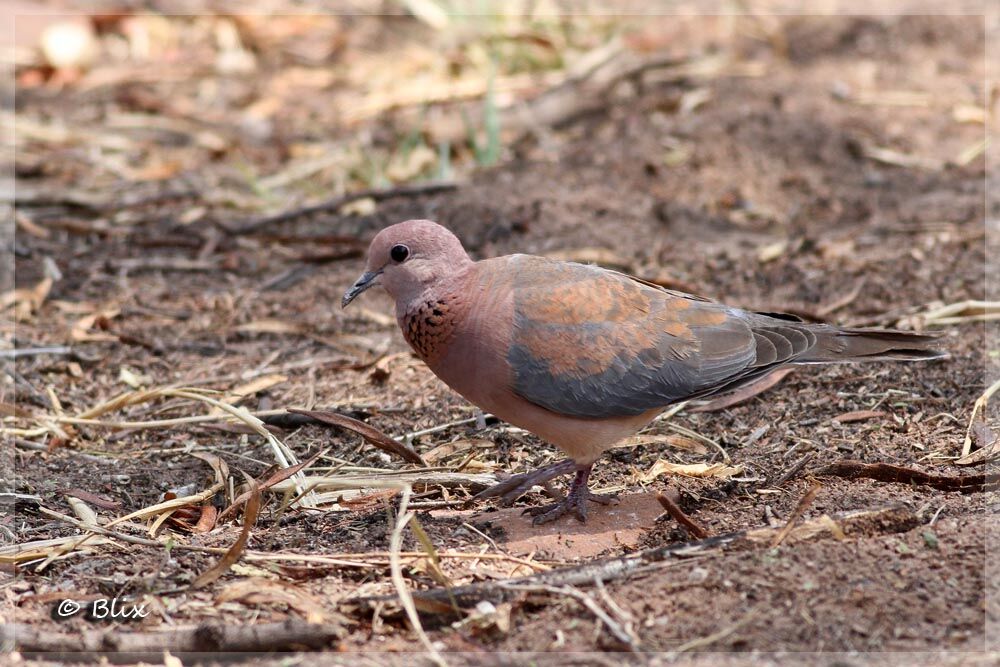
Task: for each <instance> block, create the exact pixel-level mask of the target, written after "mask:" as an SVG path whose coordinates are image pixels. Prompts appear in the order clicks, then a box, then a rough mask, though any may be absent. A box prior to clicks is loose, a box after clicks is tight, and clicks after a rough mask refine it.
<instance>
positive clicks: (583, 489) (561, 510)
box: [524, 466, 618, 526]
mask: <svg viewBox="0 0 1000 667" xmlns="http://www.w3.org/2000/svg"><path fill="white" fill-rule="evenodd" d="M589 477H590V466H587V467H586V468H580V469H578V470H577V471H576V477H574V478H573V483H572V484H571V485H570V487H569V492H568V493H567V494H566V497H565V498H563V499H562V500H558V501H556V502H554V503H549V504H548V505H539V506H537V507H529V508H528V509H526V510H524V513H525V514H530V515H531V516H533V517H534V519H532V521H531V523H532V524H534V525H536V526H538V525H541V524H543V523H549V522H550V521H555V520H556V519H558V518H559V517H561V516H562V515H564V514H566V513H567V512H570V513H572V514H573V516H575V517H576V520H577V521H579V522H580V523H586V521H587V502H588V501H590V502H595V503H600V504H601V505H617V504H618V497H617V496H614V495H611V494H606V493H594V492H592V491H591V490H590V489H589V488H588V487H587V480H588V478H589Z"/></svg>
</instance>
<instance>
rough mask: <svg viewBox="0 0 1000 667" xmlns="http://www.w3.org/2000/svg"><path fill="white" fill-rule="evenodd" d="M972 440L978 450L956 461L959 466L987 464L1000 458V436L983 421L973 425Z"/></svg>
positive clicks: (978, 420)
mask: <svg viewBox="0 0 1000 667" xmlns="http://www.w3.org/2000/svg"><path fill="white" fill-rule="evenodd" d="M972 439H973V441H975V443H976V446H977V449H976V450H975V451H974V452H972V453H970V454H967V455H966V456H963V457H962V458H960V459H958V460H956V461H955V465H957V466H971V465H975V464H977V463H985V462H986V461H991V460H993V459H995V458H996V457H997V456H1000V436H998V435H997V433H996V432H995V431H994V430H993V429H991V428H990V427H989V425H988V424H987V423H986V422H984V421H983V420H981V419H977V420H976V421H974V422H973V423H972Z"/></svg>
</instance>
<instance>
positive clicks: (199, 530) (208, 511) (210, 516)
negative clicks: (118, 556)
mask: <svg viewBox="0 0 1000 667" xmlns="http://www.w3.org/2000/svg"><path fill="white" fill-rule="evenodd" d="M218 518H219V510H217V509H215V505H202V506H201V516H200V517H199V518H198V523H196V524H195V525H194V526H193V527H192V528H191V532H192V533H196V534H199V535H201V534H204V533H208V532H210V531H211V530H212V529H213V528H215V522H216V520H217V519H218Z"/></svg>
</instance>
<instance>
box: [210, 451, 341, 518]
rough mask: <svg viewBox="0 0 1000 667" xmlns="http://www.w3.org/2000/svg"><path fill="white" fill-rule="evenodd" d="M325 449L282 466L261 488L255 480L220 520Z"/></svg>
mask: <svg viewBox="0 0 1000 667" xmlns="http://www.w3.org/2000/svg"><path fill="white" fill-rule="evenodd" d="M325 451H326V450H325V449H323V450H320V451H318V452H316V453H315V454H313V455H312V456H310V457H309V458H308V459H306V460H305V461H302V462H301V463H296V464H295V465H293V466H288V467H287V468H282V469H281V470H278V471H277V472H275V473H274V474H273V475H271V476H270V477H268V478H267V481H265V482H264V483H263V484H261V485H260V486H259V488H258V486H257V484H256V482H254V484H253V485H252V486H251V488H250V490H249V491H247V492H246V493H241V494H240V495H239V497H237V498H236V500H234V501H233V503H232V504H231V505H230V506H229V507H227V508H226V509H224V510H222V513H221V514H220V515H219V519H218V520H219V521H223V520H224V519H226V518H227V517H228V516H229V515H230V514H232V513H233V512H235V511H236V509H237V508H239V507H240V506H241V505H243V503H245V502H247V501H248V500H250V499H252V498H253V495H254V493H259V492H260V491H265V490H267V489H269V488H271V487H272V486H274V485H275V484H277V483H278V482H283V481H284V480H286V479H288V478H289V477H291V476H292V475H294V474H295V473H297V472H299V471H300V470H303V469H305V468H308V467H309V466H311V465H312V464H313V463H315V462H316V459H318V458H319V457H320V456H322V455H323V453H324V452H325ZM192 455H193V454H192ZM206 460H207V459H206ZM249 511H250V507H249V505H248V506H247V512H249Z"/></svg>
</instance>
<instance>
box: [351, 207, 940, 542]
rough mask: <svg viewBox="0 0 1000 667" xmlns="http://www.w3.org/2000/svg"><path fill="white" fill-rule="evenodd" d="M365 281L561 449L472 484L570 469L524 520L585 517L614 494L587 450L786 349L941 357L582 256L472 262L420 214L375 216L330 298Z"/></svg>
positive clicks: (928, 345)
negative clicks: (358, 261)
mask: <svg viewBox="0 0 1000 667" xmlns="http://www.w3.org/2000/svg"><path fill="white" fill-rule="evenodd" d="M377 284H381V285H382V286H383V287H384V288H385V289H386V291H388V293H389V295H390V296H392V298H393V299H395V301H396V319H397V321H398V322H399V326H400V328H401V329H402V331H403V336H404V337H405V338H406V341H407V342H408V343H409V344H410V346H411V347H412V348H413V350H414V352H415V353H416V354H417V355H418V356H419V357H420V358H421V359H422V360H423V361H424V362H425V363H426V364H427V365H428V367H430V369H431V370H432V371H433V372H434V374H435V375H437V376H438V377H439V378H441V379H442V380H443V381H444V382H445V383H446V384H447V385H448V386H450V387H451V388H452V389H454V390H455V391H457V392H458V393H459V394H461V395H462V396H464V397H465V398H466V399H468V400H469V401H470V402H472V403H474V404H476V405H478V406H479V407H480V408H482V409H483V410H487V411H489V412H492V413H493V414H495V415H496V416H497V417H499V418H501V419H503V420H505V421H507V422H509V423H511V424H514V425H516V426H520V427H522V428H524V429H527V430H528V431H531V432H532V433H535V434H536V435H538V436H539V437H541V438H543V439H544V440H547V441H548V442H551V443H552V444H554V445H556V446H558V447H559V448H560V449H562V450H563V451H564V452H565V453H566V454H567V455H568V456H569V458H568V459H566V460H564V461H561V462H559V463H556V464H554V465H550V466H548V467H545V468H541V469H539V470H536V471H534V472H530V473H525V474H521V475H514V476H513V477H511V478H509V479H507V480H506V481H504V482H502V483H500V484H498V485H496V486H494V487H492V488H490V489H487V490H486V491H484V492H482V493H481V494H479V496H480V497H491V496H501V497H502V499H503V500H505V501H506V502H513V501H514V500H515V499H516V498H517V497H518V496H520V495H521V494H523V493H525V492H526V491H527V490H528V489H530V488H531V487H532V486H534V485H535V484H542V483H545V482H547V481H549V480H551V479H553V478H555V477H557V476H560V475H563V474H566V473H570V472H574V473H575V477H574V479H573V481H572V483H571V485H570V488H569V491H568V493H567V494H566V496H565V497H564V498H563V499H562V500H560V501H558V502H555V503H552V504H549V505H545V506H542V507H537V508H532V509H531V510H529V511H530V513H531V514H533V515H534V517H535V519H534V522H535V523H536V524H538V523H544V522H547V521H552V520H555V519H557V518H559V517H560V516H562V515H563V514H565V513H566V512H571V513H572V514H574V515H575V516H576V517H577V518H578V519H579V520H580V521H584V520H585V519H586V514H587V501H588V500H589V501H595V502H599V503H604V504H606V503H609V502H614V501H615V499H614V498H612V497H608V496H602V495H598V494H594V493H592V492H591V491H590V489H589V488H588V485H587V480H588V478H589V476H590V471H591V468H592V467H593V465H594V462H595V461H596V460H597V459H598V458H599V457H600V456H601V454H602V453H603V452H604V451H605V450H606V449H608V448H610V447H612V446H613V445H614V444H615V443H616V442H618V441H619V440H621V439H622V438H625V437H627V436H629V435H632V434H634V433H635V432H636V431H638V430H639V429H641V428H642V427H643V426H645V425H646V424H648V423H649V422H650V421H651V420H652V419H653V418H654V417H655V416H656V415H657V414H658V413H660V412H661V411H662V410H663V409H664V408H665V407H667V406H669V405H671V404H673V403H677V402H680V401H686V400H689V399H693V398H702V397H705V396H709V395H712V394H718V393H721V392H725V391H728V390H731V389H734V388H735V387H738V386H740V385H743V384H747V383H749V382H752V381H754V380H756V379H758V378H761V377H762V376H764V375H766V374H768V373H770V372H771V371H773V370H774V369H776V368H779V367H781V366H785V365H789V364H825V363H835V362H848V361H850V362H854V361H889V360H907V361H908V360H919V359H935V358H939V357H943V356H945V354H944V353H943V352H941V351H940V350H938V349H937V348H936V347H935V343H936V340H935V338H934V337H932V336H927V335H921V334H914V333H907V332H902V331H887V330H863V329H840V328H837V327H834V326H830V325H827V324H811V323H806V322H803V321H801V320H799V319H798V318H796V317H794V316H790V315H781V314H765V313H755V312H749V311H745V310H740V309H738V308H733V307H730V306H726V305H723V304H721V303H716V302H714V301H709V300H707V299H703V298H700V297H697V296H692V295H689V294H684V293H682V292H675V291H671V290H667V289H664V288H662V287H659V286H657V285H654V284H651V283H647V282H644V281H642V280H640V279H638V278H633V277H631V276H628V275H625V274H622V273H617V272H615V271H611V270H608V269H603V268H600V267H597V266H591V265H584V264H576V263H571V262H559V261H554V260H550V259H545V258H542V257H534V256H531V255H509V256H506V257H497V258H494V259H487V260H482V261H479V262H476V261H473V260H472V259H470V258H469V255H468V254H467V253H466V252H465V249H464V248H463V247H462V244H461V242H460V241H459V240H458V239H457V238H456V237H455V236H454V235H453V234H452V233H451V232H449V231H448V230H447V229H445V228H444V227H442V226H440V225H438V224H437V223H434V222H431V221H429V220H409V221H407V222H402V223H399V224H396V225H392V226H391V227H387V228H385V229H383V230H382V231H381V232H380V233H379V234H378V235H377V236H376V237H375V238H374V239H373V240H372V243H371V247H370V248H369V250H368V261H367V265H366V268H365V272H364V274H363V275H362V276H361V277H360V278H358V280H357V282H355V283H354V285H353V286H352V287H351V288H350V289H349V290H347V292H346V293H345V294H344V298H343V302H342V305H343V306H344V307H346V306H347V305H348V304H349V303H350V302H351V301H353V300H354V299H355V298H356V297H357V296H358V295H359V294H361V293H362V292H363V291H365V290H366V289H368V288H370V287H372V286H374V285H377Z"/></svg>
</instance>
